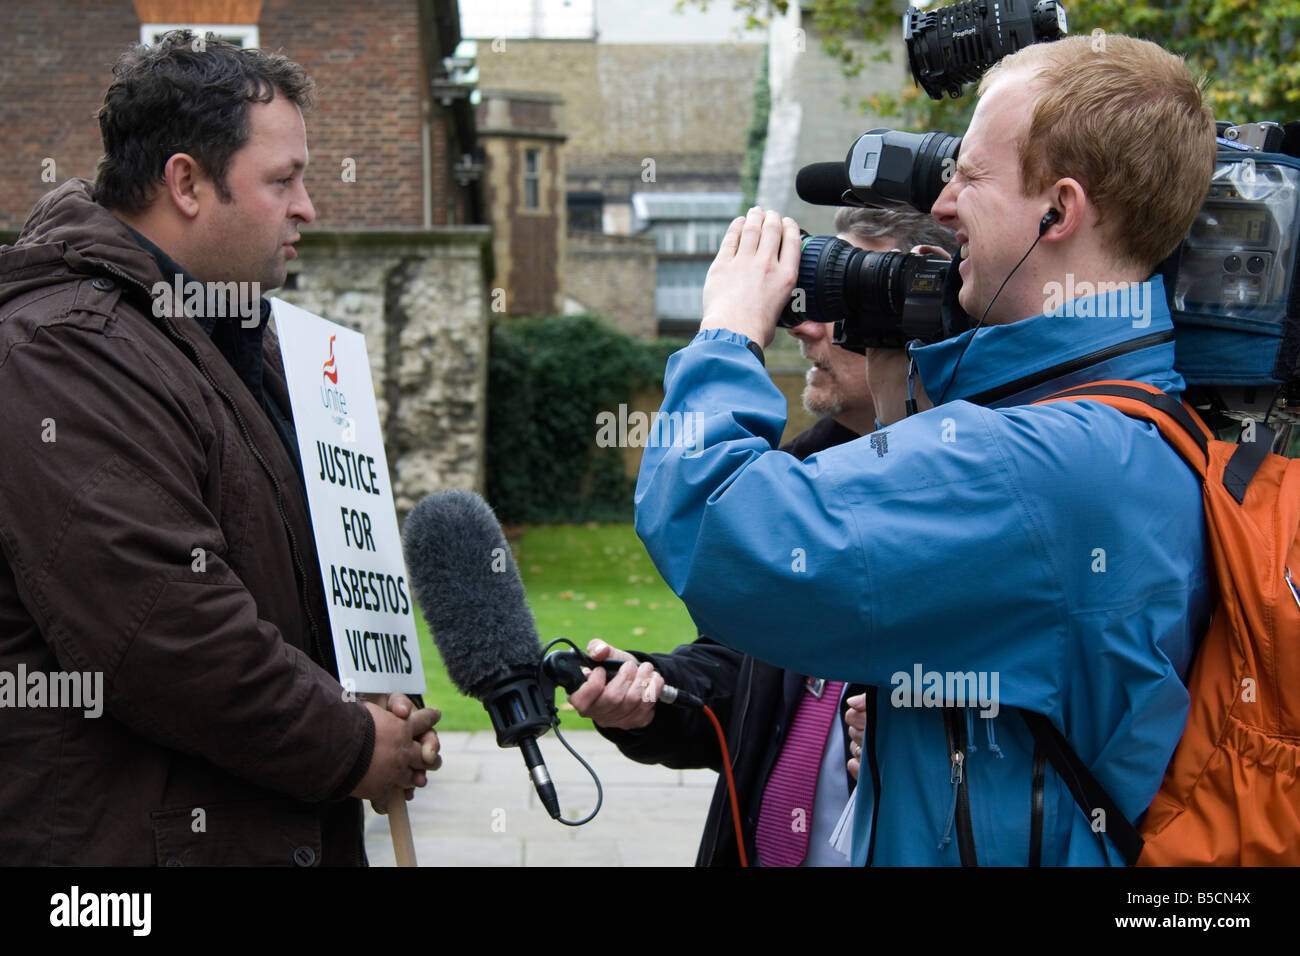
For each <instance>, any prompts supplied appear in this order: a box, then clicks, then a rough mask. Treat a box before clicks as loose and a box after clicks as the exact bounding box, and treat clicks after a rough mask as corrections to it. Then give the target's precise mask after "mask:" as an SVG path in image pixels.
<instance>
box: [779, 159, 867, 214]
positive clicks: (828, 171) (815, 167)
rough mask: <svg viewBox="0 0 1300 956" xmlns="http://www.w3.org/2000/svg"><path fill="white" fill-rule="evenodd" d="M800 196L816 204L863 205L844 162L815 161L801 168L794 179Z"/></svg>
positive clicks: (796, 190) (807, 201)
mask: <svg viewBox="0 0 1300 956" xmlns="http://www.w3.org/2000/svg"><path fill="white" fill-rule="evenodd" d="M794 190H795V192H797V193H798V194H799V198H800V199H802V200H803V201H804V202H806V203H811V204H812V205H814V206H857V205H861V203H860V202H859V201H858V198H857V197H856V196H855V195H854V194H853V185H852V184H851V183H850V182H849V177H848V174H847V173H846V172H845V169H844V164H843V163H813V164H811V165H809V166H805V167H804V168H803V169H801V170H799V175H798V176H796V177H795V180H794Z"/></svg>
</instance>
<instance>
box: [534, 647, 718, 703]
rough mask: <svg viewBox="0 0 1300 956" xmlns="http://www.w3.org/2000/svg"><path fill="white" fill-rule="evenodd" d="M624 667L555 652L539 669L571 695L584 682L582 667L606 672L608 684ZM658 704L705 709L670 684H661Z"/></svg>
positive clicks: (685, 692)
mask: <svg viewBox="0 0 1300 956" xmlns="http://www.w3.org/2000/svg"><path fill="white" fill-rule="evenodd" d="M624 663H625V662H624V661H608V660H606V661H593V660H592V659H591V658H590V657H588V656H587V655H586V654H583V653H581V652H579V651H556V652H555V653H554V654H548V655H547V656H546V658H545V659H544V660H543V661H542V669H543V671H544V672H545V674H546V676H547V677H548V678H550V680H551V681H552V682H554V683H555V685H556V686H558V687H563V688H564V689H565V690H566V691H568V692H569V693H570V694H572V693H573V692H574V691H576V690H577V689H578V688H579V687H581V686H582V683H583V681H585V680H586V677H585V676H584V675H583V673H582V668H583V667H591V668H595V667H602V668H604V670H605V679H606V680H609V679H610V678H612V677H613V676H614V675H615V674H617V673H618V672H619V669H620V668H621V667H622V666H623V664H624ZM659 703H661V704H668V705H669V706H672V707H688V708H690V709H692V710H699V709H700V708H701V707H703V706H704V701H702V700H700V698H698V697H696V696H695V695H694V694H692V693H690V692H689V691H684V690H679V689H678V688H676V687H674V686H672V685H671V684H664V689H663V690H662V691H660V692H659Z"/></svg>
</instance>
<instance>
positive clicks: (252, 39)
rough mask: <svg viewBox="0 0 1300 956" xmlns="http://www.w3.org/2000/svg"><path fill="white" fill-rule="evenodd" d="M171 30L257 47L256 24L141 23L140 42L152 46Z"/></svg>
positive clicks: (236, 44)
mask: <svg viewBox="0 0 1300 956" xmlns="http://www.w3.org/2000/svg"><path fill="white" fill-rule="evenodd" d="M172 30H189V31H190V32H191V33H193V34H195V35H196V36H201V37H206V36H207V35H208V34H209V33H211V34H212V35H213V36H215V37H216V38H217V39H218V40H225V41H226V42H227V43H233V44H234V45H235V46H241V47H244V48H246V49H253V48H256V47H257V46H258V45H259V44H258V36H257V25H256V24H250V25H244V24H235V23H142V24H140V42H141V43H144V44H146V45H148V46H152V45H153V44H155V43H157V42H158V41H159V40H161V39H162V38H163V36H165V35H166V34H168V33H170V32H171V31H172Z"/></svg>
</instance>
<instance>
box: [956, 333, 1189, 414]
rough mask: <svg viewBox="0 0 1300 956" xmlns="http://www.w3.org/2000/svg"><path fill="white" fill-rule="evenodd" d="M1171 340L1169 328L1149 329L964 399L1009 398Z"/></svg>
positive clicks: (982, 401)
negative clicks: (1143, 332) (1134, 337)
mask: <svg viewBox="0 0 1300 956" xmlns="http://www.w3.org/2000/svg"><path fill="white" fill-rule="evenodd" d="M1173 340H1174V330H1173V329H1164V330H1162V331H1160V332H1150V333H1148V334H1146V335H1143V336H1141V337H1140V338H1136V339H1129V340H1128V341H1127V342H1119V343H1117V344H1115V345H1111V346H1109V347H1107V348H1104V349H1101V350H1100V351H1097V352H1090V353H1088V354H1087V355H1083V356H1080V357H1079V358H1077V359H1071V360H1070V361H1068V362H1062V363H1061V364H1060V365H1053V366H1052V367H1051V368H1049V369H1044V370H1043V371H1041V372H1035V373H1034V374H1033V375H1026V376H1025V377H1024V378H1018V379H1016V380H1015V381H1014V382H1007V383H1006V384H1005V385H999V386H997V387H996V388H990V389H988V390H987V391H983V392H980V393H979V394H978V395H972V396H970V397H969V398H967V399H966V401H968V402H970V403H971V404H972V405H987V404H989V403H990V402H996V401H1000V400H1002V399H1004V398H1009V397H1010V396H1012V395H1015V394H1016V393H1017V392H1023V391H1024V390H1025V389H1027V388H1033V387H1034V386H1035V385H1042V384H1043V383H1044V382H1050V381H1051V380H1052V379H1054V378H1060V377H1061V376H1062V375H1069V374H1071V373H1072V372H1078V371H1081V370H1083V369H1085V368H1088V367H1089V366H1092V365H1098V364H1100V363H1102V362H1106V361H1109V360H1110V359H1113V358H1117V357H1119V356H1121V355H1128V354H1129V353H1130V352H1140V351H1141V350H1142V349H1145V348H1150V347H1151V346H1153V345H1163V344H1165V343H1166V342H1172V341H1173Z"/></svg>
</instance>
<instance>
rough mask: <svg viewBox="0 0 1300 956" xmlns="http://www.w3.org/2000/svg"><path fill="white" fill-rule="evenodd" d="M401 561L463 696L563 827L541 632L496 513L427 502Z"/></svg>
mask: <svg viewBox="0 0 1300 956" xmlns="http://www.w3.org/2000/svg"><path fill="white" fill-rule="evenodd" d="M402 551H403V553H404V554H405V555H406V565H407V567H408V568H410V571H411V589H412V592H413V594H414V596H415V600H416V602H417V603H418V604H419V605H420V608H421V609H422V610H423V612H424V619H425V620H426V621H427V622H428V623H429V629H430V630H431V631H432V632H433V642H434V644H436V645H437V647H438V653H439V654H440V655H441V657H442V661H443V663H444V664H445V665H446V667H447V675H448V676H449V677H450V678H451V681H452V683H453V684H455V685H456V688H457V689H458V690H459V691H460V692H461V693H462V694H464V695H465V696H467V697H473V698H475V699H477V700H480V701H482V702H483V706H484V707H486V708H487V711H488V714H489V715H490V716H491V718H492V726H493V728H494V729H495V730H496V734H497V744H498V746H501V747H510V746H518V747H519V749H520V750H521V751H522V753H523V756H524V763H525V764H526V765H527V766H528V775H529V776H530V777H531V778H532V781H533V786H534V787H535V788H536V790H537V795H538V797H539V798H541V801H542V805H543V806H544V807H546V812H547V813H549V814H550V815H551V817H552V818H553V819H559V818H560V802H559V799H558V797H557V796H556V793H555V785H554V784H553V783H552V782H551V775H550V773H549V772H547V769H546V764H545V762H544V761H543V760H542V752H541V750H540V749H539V748H538V746H537V737H538V736H539V735H540V734H542V733H545V732H546V730H547V728H548V727H550V726H551V722H552V720H553V719H554V716H555V706H554V703H553V702H552V701H551V700H550V699H548V697H547V695H546V694H544V693H543V690H542V687H541V685H540V684H539V681H538V669H539V665H540V663H541V659H542V646H541V642H540V641H539V640H538V638H537V625H536V622H535V621H534V620H533V612H532V611H531V610H530V609H529V607H528V604H527V602H526V601H525V600H524V584H523V581H521V580H520V579H519V568H518V567H516V565H515V561H514V557H513V555H511V553H510V547H509V546H508V545H507V544H506V539H505V535H504V534H503V533H502V531H501V525H500V524H499V523H498V522H497V519H496V516H495V515H493V514H492V509H491V508H489V507H488V504H487V502H485V501H484V500H483V499H482V498H480V497H479V496H478V495H476V494H474V493H473V492H471V491H443V492H439V493H437V494H431V495H426V496H425V497H424V498H423V499H421V501H420V502H419V504H417V505H416V506H415V507H414V508H413V509H412V510H411V513H410V514H409V515H408V516H407V518H406V523H405V524H404V525H403V527H402Z"/></svg>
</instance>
